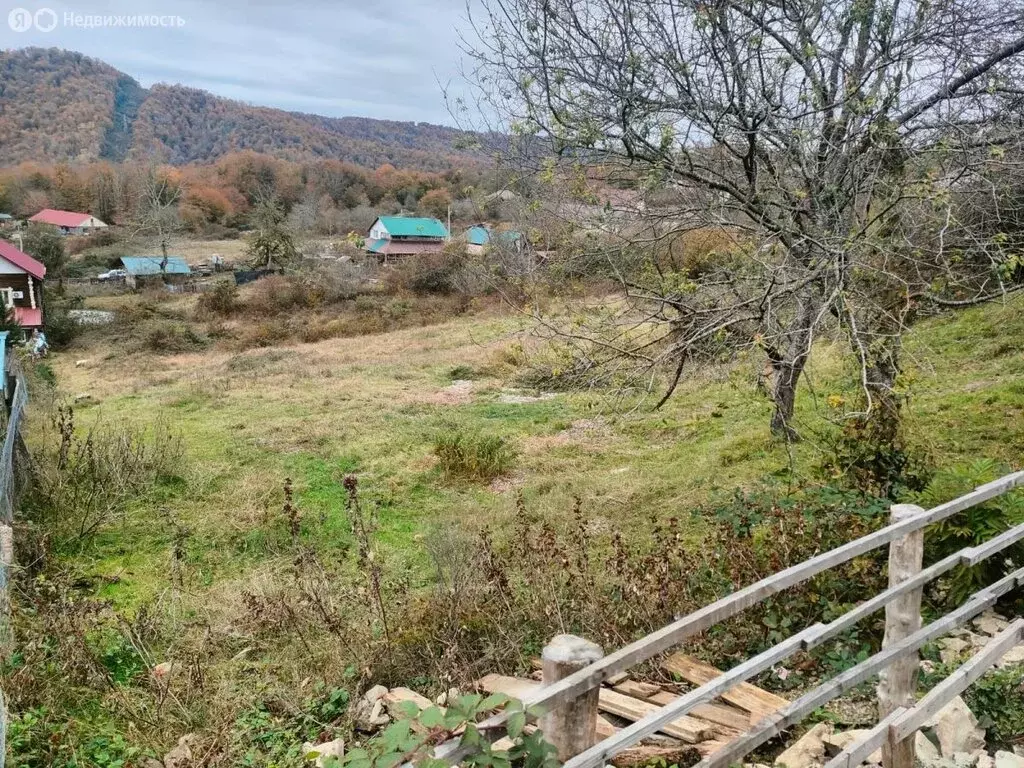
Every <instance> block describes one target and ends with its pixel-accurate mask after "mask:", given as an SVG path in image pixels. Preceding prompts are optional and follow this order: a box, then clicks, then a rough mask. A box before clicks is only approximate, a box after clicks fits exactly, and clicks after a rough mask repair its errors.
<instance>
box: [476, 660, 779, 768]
mask: <svg viewBox="0 0 1024 768" xmlns="http://www.w3.org/2000/svg"><path fill="white" fill-rule="evenodd" d="M661 666H662V668H663V669H664V670H665V671H666V672H669V673H671V674H672V675H674V676H675V677H678V678H680V679H682V680H685V681H687V682H688V683H691V684H693V685H703V684H704V683H706V682H708V681H709V680H712V679H714V678H715V677H717V676H718V675H720V674H721V672H720V671H719V670H717V669H715V668H714V667H712V666H709V665H707V664H705V663H703V662H701V661H699V660H697V659H695V658H693V657H691V656H687V655H686V654H683V653H677V654H675V655H673V656H670V657H669V658H667V659H666V660H665V661H663V662H662V665H661ZM538 674H539V673H535V675H538ZM540 685H541V684H540V682H538V681H537V680H535V679H527V678H517V677H507V676H505V675H495V674H492V675H486V676H485V677H482V678H481V679H480V680H478V681H477V687H478V688H479V689H480V690H481V691H483V692H486V693H504V694H507V695H509V696H513V697H515V698H517V699H522V698H525V697H526V696H528V695H529V694H531V693H533V692H535V691H536V690H537V689H538V688H539V687H540ZM672 688H675V686H668V687H666V686H661V685H657V684H654V683H645V682H639V681H636V680H632V679H630V678H629V677H628V676H627V675H624V674H623V675H618V676H616V677H613V678H612V679H610V680H608V681H607V682H606V684H605V685H604V686H603V687H602V688H601V692H600V694H599V698H598V702H599V703H598V706H599V708H600V710H601V712H602V713H604V714H605V715H607V716H608V717H604V716H600V717H599V718H598V724H597V731H598V733H597V736H598V738H599V739H605V738H608V737H609V736H611V735H612V734H614V733H615V732H616V731H617V730H619V728H620V727H621V725H622V724H626V723H632V722H636V721H637V720H640V719H641V718H643V717H645V716H646V715H648V714H650V713H651V712H652V711H654V710H656V709H659V708H661V707H663V706H664V705H666V704H668V703H669V702H671V701H673V700H674V699H675V698H676V697H677V696H679V695H680V692H679V691H678V690H673V689H672ZM788 703H789V702H788V701H786V699H784V698H782V697H781V696H776V695H775V694H773V693H769V692H768V691H765V690H763V689H761V688H758V687H757V686H755V685H751V684H750V683H741V684H739V685H737V686H735V687H734V688H732V689H731V690H729V691H728V692H726V693H725V694H723V696H722V699H721V700H718V701H715V702H712V703H709V704H703V705H700V706H698V707H695V708H694V709H693V710H691V712H690V714H688V715H685V716H683V717H680V718H679V719H678V720H674V721H673V722H671V723H669V724H668V725H666V726H664V727H663V728H662V729H661V731H660V734H659V735H658V736H657V737H655V738H653V739H650V740H647V741H645V742H644V743H643V744H642V745H640V746H639V747H638V748H635V749H632V750H628V751H627V752H624V753H622V754H621V755H620V756H618V758H617V759H615V760H613V761H612V762H613V763H614V764H615V765H634V764H639V763H642V762H645V761H648V760H650V759H651V758H654V757H664V758H666V759H667V760H670V761H671V760H673V759H675V758H676V757H677V756H679V755H681V754H682V753H685V752H691V753H692V751H693V750H696V752H697V753H699V755H700V756H706V755H710V754H712V753H713V752H715V751H716V750H717V749H719V748H720V747H722V746H723V745H724V744H726V743H727V742H729V741H731V740H732V739H734V738H736V737H737V736H739V735H740V734H741V733H743V732H744V731H746V730H748V729H749V728H750V726H751V725H753V724H755V723H757V722H758V721H760V720H761V719H762V718H763V717H765V716H767V715H770V714H772V713H773V712H775V711H776V710H778V709H780V708H781V707H784V706H786V705H787V704H788Z"/></svg>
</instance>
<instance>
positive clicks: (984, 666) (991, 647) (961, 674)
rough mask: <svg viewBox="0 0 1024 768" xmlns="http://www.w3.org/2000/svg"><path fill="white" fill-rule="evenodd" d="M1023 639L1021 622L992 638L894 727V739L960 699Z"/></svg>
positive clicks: (915, 728) (1023, 623) (915, 729)
mask: <svg viewBox="0 0 1024 768" xmlns="http://www.w3.org/2000/svg"><path fill="white" fill-rule="evenodd" d="M1022 639H1024V619H1017V620H1016V621H1015V622H1013V623H1012V624H1011V625H1010V626H1008V627H1007V628H1006V629H1004V630H1003V631H1002V632H1000V633H999V634H998V635H996V636H995V637H993V638H992V639H991V640H989V641H988V643H986V644H985V647H984V648H982V649H981V650H980V651H978V653H976V654H975V655H974V656H972V657H971V658H970V659H968V660H967V661H965V662H964V663H963V664H961V665H960V667H959V668H958V669H957V670H956V671H955V672H954V673H953V674H951V675H950V676H949V677H947V678H946V679H945V680H943V681H942V682H941V683H939V684H938V685H936V686H935V687H934V688H932V689H931V690H930V691H929V692H928V693H927V694H925V696H924V697H923V698H922V699H921V700H920V701H919V702H917V704H916V705H915V706H914V707H913V708H912V709H910V710H908V711H907V712H906V713H905V714H904V715H903V716H902V717H901V718H899V719H898V720H897V721H896V722H895V723H894V724H893V736H894V738H896V739H906V738H908V737H910V736H911V735H912V734H913V733H914V732H915V731H917V730H919V729H920V728H921V727H922V726H923V725H924V724H925V723H927V722H928V721H929V720H931V719H932V717H934V716H935V715H936V714H937V713H938V712H939V711H940V710H941V709H942V708H943V707H945V706H946V705H947V704H948V703H949V702H950V701H951V700H952V699H953V698H955V697H956V696H959V695H960V694H961V693H963V692H964V691H965V690H966V689H967V688H968V687H970V686H971V685H973V684H974V683H975V682H976V681H977V680H978V678H980V677H981V676H982V675H983V674H985V672H986V671H988V669H989V668H990V667H991V666H992V665H993V664H995V663H996V662H997V661H999V660H1000V659H1001V658H1003V656H1005V655H1006V652H1007V651H1009V650H1010V649H1011V648H1013V647H1014V646H1016V645H1017V644H1018V643H1020V642H1021V640H1022Z"/></svg>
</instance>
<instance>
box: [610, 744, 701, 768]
mask: <svg viewBox="0 0 1024 768" xmlns="http://www.w3.org/2000/svg"><path fill="white" fill-rule="evenodd" d="M693 750H694V747H693V746H691V745H689V744H687V745H685V746H680V747H663V746H659V745H654V744H652V745H650V746H644V747H632V748H630V749H626V750H623V751H622V752H620V753H619V754H617V755H616V756H615V757H613V758H612V759H611V764H612V765H614V766H615V768H634V766H645V765H652V764H654V765H685V764H686V763H687V762H688V761H687V760H686V758H687V757H688V756H689V755H690V754H692V752H693ZM689 762H693V761H692V759H691V760H690V761H689Z"/></svg>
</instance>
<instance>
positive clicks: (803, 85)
mask: <svg viewBox="0 0 1024 768" xmlns="http://www.w3.org/2000/svg"><path fill="white" fill-rule="evenodd" d="M469 16H470V22H471V24H472V29H473V33H472V34H471V36H467V38H466V39H467V43H466V47H467V50H468V53H469V54H470V56H471V58H472V60H473V62H474V65H473V79H474V80H475V82H476V83H477V84H478V85H479V87H480V93H481V94H482V98H484V99H486V100H489V102H490V105H489V107H488V109H489V110H493V113H496V114H500V115H501V116H502V118H503V120H504V121H505V122H506V124H507V126H508V128H509V130H510V131H512V132H513V133H515V134H518V135H519V136H520V137H529V138H530V139H534V138H535V137H542V138H544V139H545V140H546V141H547V142H548V143H549V146H550V147H551V148H552V152H550V153H548V155H549V157H550V155H552V154H554V155H556V156H557V157H558V158H559V160H558V164H559V165H560V166H561V168H563V169H565V170H564V171H563V172H562V173H563V174H564V175H565V176H567V175H571V174H572V173H573V172H574V171H573V168H574V167H575V168H580V167H584V168H592V167H594V166H595V165H600V166H601V168H603V169H605V170H606V171H609V172H610V171H611V170H613V169H619V170H618V172H619V173H620V174H625V176H626V177H628V178H631V179H632V180H633V183H634V184H635V187H636V188H637V189H639V190H642V191H644V192H645V193H646V194H649V196H650V197H651V198H652V199H654V198H656V199H655V200H654V202H653V203H652V204H651V205H648V206H646V207H643V208H642V209H641V210H638V211H637V212H635V214H634V216H633V217H632V219H631V220H630V221H629V223H628V224H625V225H623V224H622V222H621V221H620V222H619V224H618V225H617V226H615V227H614V228H609V229H608V231H606V232H604V233H603V235H604V236H603V237H602V238H599V240H598V242H599V243H600V244H601V248H602V253H603V255H604V258H605V260H606V265H607V269H608V271H609V272H610V273H611V274H613V275H615V276H616V277H617V278H618V280H619V281H620V283H621V285H622V287H623V289H624V295H625V298H626V301H625V303H624V305H623V307H620V308H619V309H620V312H619V313H617V315H616V317H615V318H614V319H610V318H609V317H608V316H607V315H606V316H604V317H603V318H602V327H601V328H599V329H592V330H593V333H591V334H590V335H589V336H588V337H587V339H588V341H590V342H593V344H592V345H591V346H590V347H589V348H590V349H592V350H597V352H596V354H597V356H598V357H599V358H601V360H599V362H606V363H608V364H614V365H618V366H621V365H623V364H624V361H625V362H626V363H628V364H630V365H633V367H634V370H636V371H639V372H642V373H644V374H645V375H647V376H653V374H654V372H656V371H658V370H662V369H665V368H666V367H667V368H668V370H670V371H672V373H673V374H674V377H675V380H676V381H678V378H679V376H680V375H681V374H682V372H683V370H684V363H685V362H686V361H687V360H691V359H694V358H696V357H699V356H701V355H711V354H716V353H717V352H718V351H719V350H720V349H721V348H722V347H723V346H726V347H729V348H732V349H735V348H737V347H740V346H743V345H747V346H756V347H759V348H760V349H762V350H763V351H764V353H765V355H766V358H767V363H768V366H769V368H770V376H769V377H768V379H769V381H768V383H767V386H768V390H769V391H770V394H771V397H772V399H773V401H774V414H773V416H772V421H771V427H772V430H773V431H774V432H775V433H776V434H780V435H786V436H792V435H793V427H792V425H791V420H792V416H793V410H794V400H795V396H796V391H797V384H798V382H799V380H800V378H801V375H802V373H803V371H804V367H805V365H806V362H807V358H808V354H809V352H810V349H811V346H812V343H813V341H814V339H815V336H816V333H818V332H819V330H820V329H821V328H823V327H824V326H825V324H827V323H832V324H834V325H837V326H838V327H841V328H842V329H843V330H844V331H845V332H846V334H847V335H848V337H849V339H850V341H851V348H852V349H853V350H854V351H855V353H856V355H857V357H858V359H859V361H860V365H861V370H862V377H863V387H864V392H865V401H866V407H865V409H864V412H865V413H872V412H873V411H877V410H879V408H880V406H884V407H885V408H898V402H897V399H896V397H895V394H894V391H893V387H894V383H895V375H896V373H897V372H898V367H899V357H898V349H899V339H900V336H901V334H902V332H903V329H904V328H905V327H906V324H907V322H908V320H909V318H910V317H911V316H912V315H913V313H914V312H915V311H916V308H917V307H918V306H920V303H921V302H922V301H924V300H927V299H929V298H931V297H933V296H935V297H939V294H941V295H942V296H945V297H947V298H949V299H951V300H954V301H976V300H981V299H983V298H987V297H989V296H991V295H993V294H997V293H999V292H1000V291H1002V290H1004V289H1005V285H1004V283H1003V278H1002V276H1003V275H1004V274H1005V263H1004V261H1005V254H1004V253H1001V252H1000V251H999V249H998V248H994V247H992V242H991V238H989V239H983V238H976V239H975V241H974V242H972V243H970V244H969V245H970V248H971V249H973V252H972V255H971V256H970V258H969V259H965V258H963V256H964V254H963V251H962V250H961V251H960V252H959V253H953V250H952V249H951V247H950V244H949V242H948V241H943V238H942V232H943V228H944V227H945V228H946V229H949V228H950V226H951V224H952V222H951V217H952V216H953V215H954V210H955V208H956V206H955V205H954V199H955V197H956V196H957V194H958V191H959V190H962V189H964V188H965V187H966V186H967V185H968V184H970V183H974V181H976V180H979V179H982V178H983V176H984V174H985V173H986V172H988V171H990V170H991V167H990V160H991V157H992V155H991V151H992V148H994V147H1002V146H1006V145H1014V144H1016V143H1017V142H1018V141H1019V140H1020V123H1019V122H1015V121H1014V119H1013V117H1012V114H1013V111H1014V109H1015V108H1016V106H1017V105H1018V102H1019V100H1020V98H1021V93H1022V91H1021V89H1020V83H1021V82H1022V79H1021V77H1022V75H1024V68H1022V66H1021V64H1022V62H1021V58H1022V56H1021V52H1022V51H1024V13H1022V5H1021V2H1020V0H1007V1H1003V0H938V2H934V1H930V2H925V1H924V0H481V2H480V3H479V4H473V5H471V6H470V7H469ZM531 143H533V144H535V142H531ZM513 145H514V143H513ZM532 156H533V157H536V156H537V155H536V154H533V155H532ZM549 170H550V167H549ZM653 193H657V194H656V195H655V194H653ZM922 212H923V213H924V214H926V215H924V216H922V215H921V214H922ZM955 228H957V229H960V230H963V229H964V226H963V222H958V223H957V224H956V227H955ZM709 229H711V230H713V231H717V232H719V233H722V234H723V235H724V236H725V237H726V238H727V239H728V240H729V245H728V247H725V248H722V249H720V250H719V251H718V252H716V253H715V254H713V258H697V259H694V258H688V257H687V254H686V240H687V238H688V237H692V233H706V232H707V231H708V230H709ZM996 229H997V230H998V224H997V226H996ZM680 243H682V246H683V247H682V248H681V249H680ZM961 245H963V246H967V245H968V244H967V243H966V242H965V243H962V244H961ZM695 262H696V263H695ZM965 263H970V265H972V267H973V269H971V270H969V271H965V270H964V269H963V265H964V264H965ZM940 278H941V279H940ZM627 318H628V321H627V323H626V324H624V323H623V322H622V321H623V320H624V319H627ZM573 335H574V341H577V342H581V341H582V338H583V332H582V331H579V330H577V331H574V332H573ZM650 380H652V381H653V379H650ZM672 386H674V384H673V385H672ZM670 391H671V390H670ZM862 415H863V414H862Z"/></svg>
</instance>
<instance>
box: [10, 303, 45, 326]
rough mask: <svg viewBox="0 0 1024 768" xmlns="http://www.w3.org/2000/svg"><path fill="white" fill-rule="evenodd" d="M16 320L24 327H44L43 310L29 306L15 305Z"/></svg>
mask: <svg viewBox="0 0 1024 768" xmlns="http://www.w3.org/2000/svg"><path fill="white" fill-rule="evenodd" d="M14 320H15V321H16V322H17V323H18V325H20V326H21V327H22V328H42V327H43V310H41V309H31V308H29V307H15V308H14Z"/></svg>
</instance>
